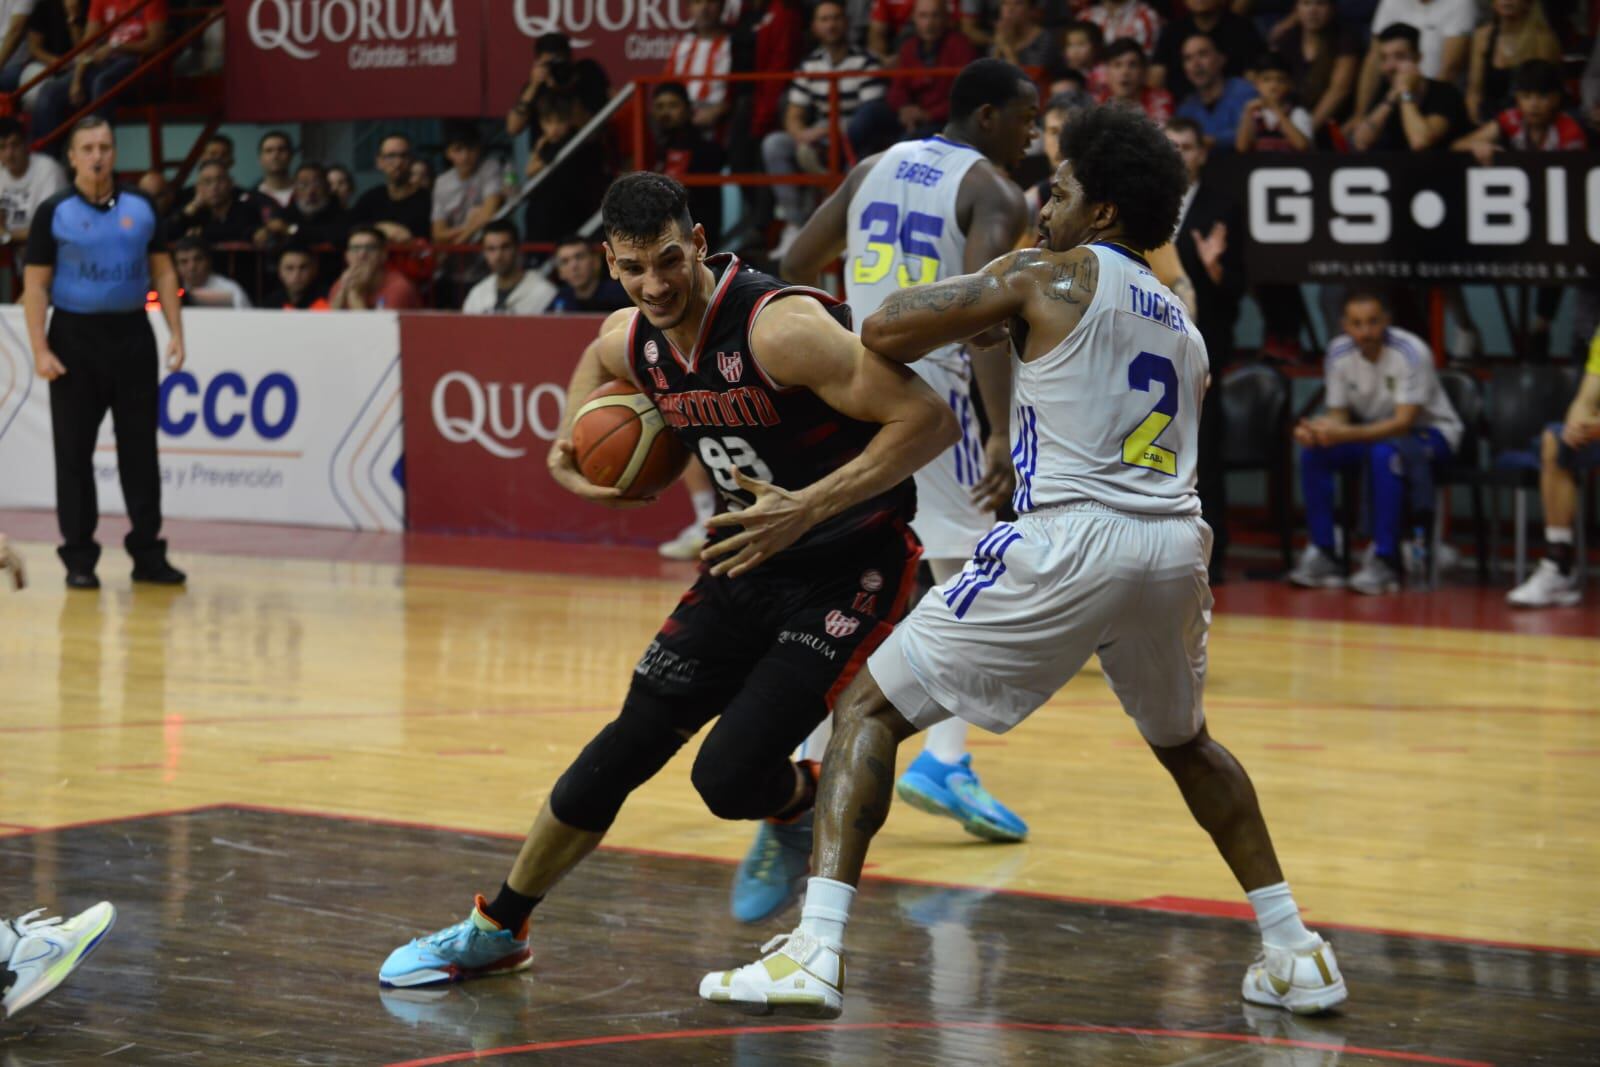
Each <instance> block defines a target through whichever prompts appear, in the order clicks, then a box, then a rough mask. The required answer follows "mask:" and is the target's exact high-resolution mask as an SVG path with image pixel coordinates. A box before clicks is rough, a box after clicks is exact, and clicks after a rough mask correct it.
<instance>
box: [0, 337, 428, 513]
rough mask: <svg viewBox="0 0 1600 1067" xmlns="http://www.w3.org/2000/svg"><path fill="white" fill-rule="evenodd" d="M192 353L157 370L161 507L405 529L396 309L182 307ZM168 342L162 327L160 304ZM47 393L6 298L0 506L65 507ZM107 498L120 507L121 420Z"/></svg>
mask: <svg viewBox="0 0 1600 1067" xmlns="http://www.w3.org/2000/svg"><path fill="white" fill-rule="evenodd" d="M183 321H184V335H185V340H186V342H187V346H188V357H189V360H188V365H187V366H185V367H184V369H183V370H181V371H178V372H177V373H174V374H168V375H165V376H164V377H163V378H162V381H161V396H160V401H159V404H160V420H161V421H160V430H159V434H158V438H157V440H158V443H159V446H160V451H161V495H162V510H163V511H164V512H165V514H166V515H167V516H169V517H172V518H185V519H228V520H243V521H251V522H276V523H284V524H288V525H296V526H333V527H342V528H345V529H353V530H399V529H402V528H403V526H404V521H405V498H404V491H403V489H402V488H401V483H400V448H401V438H400V360H399V346H400V340H399V332H400V331H399V325H398V321H397V319H396V316H395V315H393V314H391V313H388V312H381V311H374V312H363V313H361V314H340V315H312V314H285V313H284V312H280V311H204V310H195V311H185V312H184V316H183ZM151 322H152V323H153V324H154V325H155V327H156V335H157V338H158V340H159V343H160V344H161V345H163V346H164V345H165V344H166V327H165V323H164V322H163V321H162V319H161V316H160V315H159V314H152V315H151ZM49 396H50V391H49V387H48V385H47V384H46V383H45V382H44V381H42V380H41V379H39V378H37V377H35V376H34V374H33V353H32V350H31V349H30V348H29V346H28V342H27V329H26V328H25V326H24V324H23V318H22V309H21V308H17V307H8V308H4V309H0V507H23V508H53V507H55V461H54V453H53V451H52V448H51V441H50V399H49ZM95 480H96V483H97V484H98V487H99V494H100V507H101V510H103V511H106V512H117V513H120V512H123V511H124V507H123V501H122V487H121V485H120V483H119V482H118V480H117V455H116V442H115V438H114V437H113V435H112V428H111V420H110V418H109V417H107V419H106V421H105V423H104V424H103V425H102V426H101V431H100V442H99V447H98V449H97V451H96V456H95Z"/></svg>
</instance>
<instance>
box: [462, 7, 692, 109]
mask: <svg viewBox="0 0 1600 1067" xmlns="http://www.w3.org/2000/svg"><path fill="white" fill-rule="evenodd" d="M484 17H485V22H486V29H485V33H484V37H485V43H486V47H487V54H486V63H485V67H484V69H485V70H486V71H487V73H488V84H487V88H488V99H487V100H486V101H485V105H484V113H485V114H492V115H498V114H501V113H503V112H504V111H505V110H506V109H507V108H509V107H510V106H511V104H512V102H513V101H514V100H515V99H516V97H517V93H518V92H520V91H521V90H522V87H523V86H524V85H525V84H526V83H527V80H528V71H529V68H530V67H532V66H533V42H534V39H535V38H537V37H539V36H540V35H541V34H546V33H564V34H566V35H567V36H568V37H569V38H570V39H571V40H572V53H573V56H574V57H575V58H578V59H593V60H595V61H596V62H598V63H599V64H600V65H601V66H602V67H604V68H605V72H606V74H607V75H609V76H610V78H611V84H612V86H613V87H614V88H615V87H620V86H622V85H624V84H626V83H627V82H629V81H631V80H632V79H634V78H637V77H639V76H640V75H642V74H660V73H661V71H662V70H664V69H665V68H666V65H667V60H668V59H669V58H670V57H671V55H672V45H673V42H675V41H677V39H678V38H679V37H682V36H683V35H684V34H685V33H686V32H688V30H689V29H690V27H691V26H692V25H693V20H692V19H691V17H690V15H689V0H489V6H488V8H487V10H486V11H485V16H484Z"/></svg>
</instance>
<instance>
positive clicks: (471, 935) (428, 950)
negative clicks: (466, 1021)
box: [378, 896, 533, 988]
mask: <svg viewBox="0 0 1600 1067" xmlns="http://www.w3.org/2000/svg"><path fill="white" fill-rule="evenodd" d="M487 904H488V901H486V900H484V899H483V897H481V896H479V897H477V898H476V900H475V901H474V904H473V908H472V914H471V915H469V916H467V917H466V918H465V919H462V920H461V921H460V922H458V923H456V924H455V925H454V926H446V927H445V928H444V929H443V930H440V931H438V932H436V933H432V934H429V935H428V936H427V937H419V938H417V939H416V940H415V941H413V942H411V943H410V944H409V945H402V946H400V947H399V948H397V949H395V950H394V951H393V952H391V953H389V958H388V959H386V960H384V961H383V966H382V967H381V968H379V970H378V984H379V985H382V986H398V987H402V988H405V987H411V986H425V985H438V984H440V983H443V982H464V981H466V980H467V979H468V978H483V977H485V976H487V975H491V974H510V973H511V972H512V971H520V970H524V969H525V968H527V967H529V966H531V965H532V963H533V952H532V950H530V949H529V948H528V927H527V924H526V923H524V924H523V927H522V929H521V930H518V931H516V932H515V933H513V932H512V931H510V930H505V929H502V928H501V927H500V926H499V925H498V924H497V923H496V922H495V921H494V920H493V919H491V918H489V917H488V916H487V915H485V914H484V913H483V909H484V908H485V906H487Z"/></svg>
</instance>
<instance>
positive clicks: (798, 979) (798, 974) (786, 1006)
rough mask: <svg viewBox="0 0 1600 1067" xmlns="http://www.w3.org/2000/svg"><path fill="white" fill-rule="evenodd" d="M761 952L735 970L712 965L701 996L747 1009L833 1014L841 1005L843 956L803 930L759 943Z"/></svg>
mask: <svg viewBox="0 0 1600 1067" xmlns="http://www.w3.org/2000/svg"><path fill="white" fill-rule="evenodd" d="M761 952H762V956H761V958H760V959H759V960H757V961H756V962H754V963H749V964H746V965H745V966H743V967H740V968H739V969H738V970H733V971H713V972H712V973H710V974H708V975H706V976H705V977H704V978H702V979H701V980H700V996H701V997H702V998H703V999H705V1000H709V1001H711V1002H712V1003H714V1004H727V1005H730V1006H732V1007H735V1008H738V1009H739V1010H740V1011H743V1012H747V1013H748V1014H751V1015H770V1014H773V1013H774V1012H776V1013H777V1014H779V1015H797V1016H800V1017H801V1018H805V1019H837V1018H838V1017H839V1015H840V1013H841V1012H843V1011H844V957H843V956H842V955H841V954H840V953H839V950H838V949H835V948H832V947H830V946H829V945H826V944H824V943H823V942H822V941H820V940H819V939H818V938H816V937H814V936H813V935H811V934H809V933H807V932H806V931H804V930H796V931H794V932H793V933H790V934H782V935H780V936H778V937H775V938H773V939H772V940H771V941H768V942H767V943H766V944H765V945H762V946H761Z"/></svg>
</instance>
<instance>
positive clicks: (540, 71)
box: [506, 33, 611, 137]
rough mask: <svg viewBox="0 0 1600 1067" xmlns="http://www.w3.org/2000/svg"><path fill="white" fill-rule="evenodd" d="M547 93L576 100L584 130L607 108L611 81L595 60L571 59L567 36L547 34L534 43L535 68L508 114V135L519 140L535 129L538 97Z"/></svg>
mask: <svg viewBox="0 0 1600 1067" xmlns="http://www.w3.org/2000/svg"><path fill="white" fill-rule="evenodd" d="M547 92H556V93H561V94H564V95H567V96H573V97H576V98H577V101H578V104H579V106H580V107H581V108H582V110H583V114H582V115H581V116H579V119H578V125H580V126H581V125H583V124H584V123H585V122H588V121H589V120H590V119H591V118H593V117H594V116H595V114H597V113H598V112H599V110H600V109H601V108H603V107H605V105H606V100H607V99H609V98H610V96H611V80H610V79H609V78H607V77H606V72H605V70H604V69H603V68H602V67H601V66H600V64H598V63H596V62H595V61H594V60H592V59H580V60H574V59H573V58H572V42H571V41H569V40H567V35H566V34H564V33H546V34H541V35H540V36H539V37H538V38H537V39H536V40H535V41H534V42H533V68H532V69H531V70H529V72H528V81H527V84H525V85H524V86H523V87H522V92H520V93H519V94H517V101H516V103H514V104H512V105H511V110H510V111H507V112H506V133H508V134H510V135H511V136H512V137H516V136H518V135H519V134H521V133H522V131H523V130H525V129H527V128H528V127H529V126H531V125H533V124H534V120H535V118H537V116H538V114H539V97H540V96H541V95H542V94H544V93H547Z"/></svg>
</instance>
